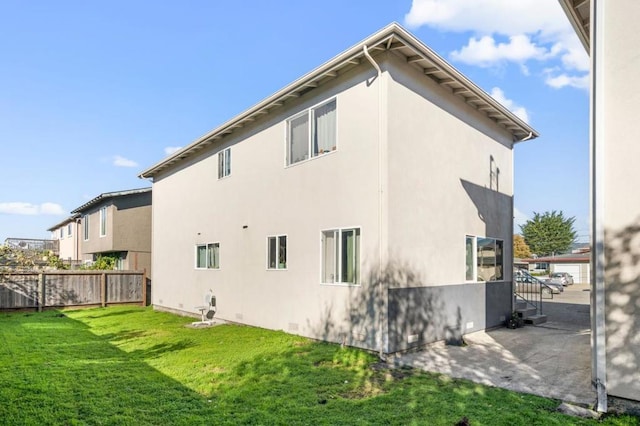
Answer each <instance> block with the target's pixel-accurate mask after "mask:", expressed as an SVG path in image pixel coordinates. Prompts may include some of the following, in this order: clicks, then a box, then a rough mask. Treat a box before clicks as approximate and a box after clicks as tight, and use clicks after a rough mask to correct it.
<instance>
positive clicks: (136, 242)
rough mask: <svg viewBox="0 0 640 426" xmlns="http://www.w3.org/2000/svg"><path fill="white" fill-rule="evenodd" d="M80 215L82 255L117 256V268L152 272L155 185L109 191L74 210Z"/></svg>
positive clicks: (92, 257) (87, 259)
mask: <svg viewBox="0 0 640 426" xmlns="http://www.w3.org/2000/svg"><path fill="white" fill-rule="evenodd" d="M71 213H72V214H76V215H78V216H79V217H80V223H79V227H80V229H79V234H80V235H81V238H82V242H81V252H82V254H81V256H82V260H83V261H85V262H91V261H94V260H96V259H97V258H98V256H101V255H111V256H115V257H117V264H116V268H117V269H124V270H146V271H147V276H149V277H150V276H151V188H141V189H131V190H126V191H115V192H106V193H103V194H100V195H98V196H97V197H95V198H93V199H92V200H90V201H88V202H86V203H85V204H83V205H81V206H80V207H78V208H76V209H75V210H73V211H72V212H71Z"/></svg>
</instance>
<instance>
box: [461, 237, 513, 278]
mask: <svg viewBox="0 0 640 426" xmlns="http://www.w3.org/2000/svg"><path fill="white" fill-rule="evenodd" d="M465 246H466V248H465V251H466V258H465V267H466V273H465V279H466V280H467V281H500V280H503V279H504V275H503V274H504V258H503V249H504V242H503V241H502V240H498V239H496V238H485V237H475V236H471V235H467V236H466V237H465Z"/></svg>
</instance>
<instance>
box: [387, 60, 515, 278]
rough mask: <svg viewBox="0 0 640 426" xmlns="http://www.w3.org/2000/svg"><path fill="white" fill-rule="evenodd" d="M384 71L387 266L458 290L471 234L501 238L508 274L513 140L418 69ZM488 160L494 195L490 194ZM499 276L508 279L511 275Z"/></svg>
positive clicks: (399, 67) (398, 65)
mask: <svg viewBox="0 0 640 426" xmlns="http://www.w3.org/2000/svg"><path fill="white" fill-rule="evenodd" d="M390 66H391V75H392V78H391V82H390V84H389V135H390V140H389V156H388V164H389V172H388V175H389V258H390V261H392V262H399V263H400V265H402V266H403V267H404V268H410V269H411V271H412V273H413V274H415V275H417V280H416V281H414V282H413V283H411V285H427V286H433V285H448V284H462V283H465V236H466V235H474V236H480V237H485V236H486V237H492V238H499V239H502V240H504V259H505V267H508V268H510V262H506V259H511V258H512V257H511V247H512V242H511V239H512V225H511V223H512V222H511V221H512V204H511V200H512V195H513V188H512V184H513V178H512V176H513V170H512V169H513V157H512V149H511V148H512V142H511V141H512V136H511V134H510V133H508V132H506V131H500V130H499V129H497V126H496V125H495V123H493V122H491V121H490V120H489V119H488V118H487V117H486V115H484V114H482V113H481V112H479V111H477V110H475V109H474V108H472V107H471V106H469V105H468V104H466V103H465V102H463V101H462V100H461V99H459V98H457V97H453V96H452V95H451V92H450V90H448V89H447V88H446V87H442V86H439V85H437V84H436V83H435V82H433V81H432V80H430V79H426V78H424V77H422V78H421V75H420V74H421V72H420V71H419V70H416V69H413V68H409V67H406V66H403V65H402V64H401V63H400V62H398V60H397V59H396V60H394V61H393V62H392V63H391V65H390ZM496 140H499V141H502V144H501V143H497V142H496ZM491 157H493V164H494V167H497V168H499V170H500V174H499V179H498V188H499V191H496V190H495V188H493V189H491V186H492V183H491V182H490V163H491V161H490V159H491ZM493 186H495V181H494V183H493ZM504 277H505V281H511V272H510V269H509V270H505V271H504ZM396 284H397V285H403V283H396ZM405 284H406V283H405Z"/></svg>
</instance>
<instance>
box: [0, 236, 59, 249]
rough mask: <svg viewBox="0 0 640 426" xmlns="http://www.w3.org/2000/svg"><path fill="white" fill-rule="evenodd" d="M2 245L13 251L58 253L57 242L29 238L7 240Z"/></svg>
mask: <svg viewBox="0 0 640 426" xmlns="http://www.w3.org/2000/svg"><path fill="white" fill-rule="evenodd" d="M4 243H5V244H6V245H7V246H9V247H11V248H14V249H18V250H32V251H53V252H54V253H57V252H58V251H59V241H58V240H37V239H31V238H7V239H6V240H4Z"/></svg>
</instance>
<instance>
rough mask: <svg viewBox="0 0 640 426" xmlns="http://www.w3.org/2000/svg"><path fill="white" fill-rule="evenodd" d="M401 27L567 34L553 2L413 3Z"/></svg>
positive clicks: (455, 0)
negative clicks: (403, 25)
mask: <svg viewBox="0 0 640 426" xmlns="http://www.w3.org/2000/svg"><path fill="white" fill-rule="evenodd" d="M405 23H406V24H407V25H408V26H409V27H412V28H417V27H420V26H422V25H429V26H431V27H435V28H438V29H441V30H445V31H454V32H465V31H472V32H476V33H478V34H493V33H497V34H503V35H507V36H511V35H517V34H534V33H536V32H538V31H542V32H544V33H558V32H562V31H567V29H568V30H571V27H570V24H569V21H568V20H567V18H566V16H565V15H564V12H563V11H562V8H561V7H560V5H559V4H558V1H557V0H517V1H513V0H474V1H469V0H413V2H412V4H411V10H410V11H409V13H408V14H406V15H405Z"/></svg>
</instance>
